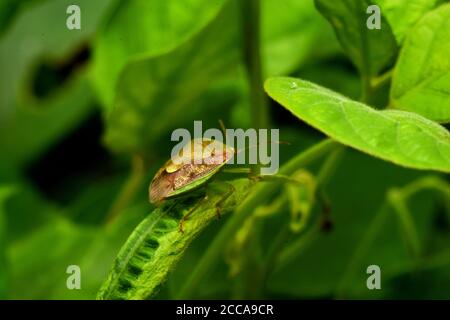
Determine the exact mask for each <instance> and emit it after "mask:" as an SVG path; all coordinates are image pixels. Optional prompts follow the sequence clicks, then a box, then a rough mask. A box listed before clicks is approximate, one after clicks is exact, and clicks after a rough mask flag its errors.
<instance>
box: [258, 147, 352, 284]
mask: <svg viewBox="0 0 450 320" xmlns="http://www.w3.org/2000/svg"><path fill="white" fill-rule="evenodd" d="M344 150H345V148H344V146H342V145H337V146H336V147H335V150H334V151H333V152H332V153H331V154H330V155H329V156H328V158H327V159H326V160H325V162H324V163H323V165H322V167H321V168H320V171H319V173H318V175H317V187H318V188H320V189H322V190H323V189H324V188H325V187H326V185H327V183H328V181H329V179H330V178H331V177H332V176H333V174H334V173H335V171H336V169H337V167H338V165H339V163H340V160H341V159H342V155H343V151H344ZM307 234H309V233H302V235H301V236H300V237H299V238H298V240H297V241H296V242H294V244H292V245H290V246H288V247H287V248H286V249H284V250H282V248H283V246H284V245H285V244H286V241H287V240H288V238H289V236H290V235H291V232H290V229H289V223H286V225H285V226H284V227H283V228H282V230H281V231H280V233H279V235H278V236H277V238H276V240H275V241H274V244H273V245H272V246H271V247H270V248H269V250H268V254H267V257H268V258H267V260H266V263H265V266H266V267H265V274H264V276H265V278H264V279H263V280H264V281H265V280H266V279H267V277H268V276H269V275H270V273H271V272H272V271H273V270H275V269H279V266H278V264H279V260H280V259H281V258H280V257H283V258H282V259H283V262H282V263H283V265H284V264H285V263H286V262H287V261H289V260H290V259H291V258H292V257H289V255H290V254H293V255H295V256H298V254H299V252H301V251H299V250H298V247H303V246H304V244H305V241H304V239H303V238H304V236H305V235H307ZM310 240H311V238H310ZM308 243H309V244H310V243H311V242H308ZM291 246H292V247H294V248H295V250H291V249H290V248H291ZM285 252H287V253H288V255H286V254H284V253H285Z"/></svg>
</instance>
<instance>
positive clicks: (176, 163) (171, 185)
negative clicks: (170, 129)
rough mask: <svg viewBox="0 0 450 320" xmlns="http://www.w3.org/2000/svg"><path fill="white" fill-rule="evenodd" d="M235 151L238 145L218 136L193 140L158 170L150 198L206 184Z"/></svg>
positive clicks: (159, 199)
mask: <svg viewBox="0 0 450 320" xmlns="http://www.w3.org/2000/svg"><path fill="white" fill-rule="evenodd" d="M198 150H200V152H198ZM234 154H235V150H234V148H232V147H230V146H227V145H226V144H224V143H222V142H220V141H217V140H211V139H193V140H191V141H190V143H188V145H187V148H186V146H185V148H183V149H182V150H181V151H180V153H179V154H178V156H177V157H176V158H175V159H170V160H169V161H167V162H166V163H165V164H164V166H163V167H162V168H161V169H159V170H158V172H157V173H156V175H155V177H154V178H153V180H152V182H151V184H150V187H149V200H150V202H151V203H156V204H157V203H160V202H162V201H164V200H166V199H168V198H174V197H178V196H181V195H184V194H186V193H188V192H189V191H191V190H193V189H196V188H199V187H200V186H203V185H204V184H205V183H207V182H208V181H209V180H210V179H211V178H212V177H213V176H214V175H215V174H216V173H217V172H218V171H219V170H220V169H221V168H222V167H223V166H224V165H225V164H226V163H227V162H228V161H229V160H230V159H231V158H232V157H233V156H234Z"/></svg>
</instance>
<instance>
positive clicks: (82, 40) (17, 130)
mask: <svg viewBox="0 0 450 320" xmlns="http://www.w3.org/2000/svg"><path fill="white" fill-rule="evenodd" d="M111 1H112V0H105V1H90V0H80V1H77V5H79V6H80V8H81V11H82V13H81V21H82V22H81V25H82V28H81V30H68V29H67V28H66V19H67V17H68V15H67V14H66V9H67V7H68V6H69V5H71V4H72V3H73V2H72V1H70V0H48V1H38V0H22V1H20V8H16V9H17V10H19V11H20V14H17V16H16V17H14V22H13V23H11V25H10V27H9V28H8V30H7V32H5V33H4V34H2V37H1V38H0V70H1V72H2V76H1V77H0V150H2V156H1V157H0V163H1V166H5V165H6V166H8V167H11V168H17V167H21V166H23V165H26V164H28V163H29V162H30V161H32V160H33V159H34V158H35V157H36V156H39V155H40V154H41V153H42V152H43V151H45V150H46V149H47V148H48V147H49V146H50V145H51V144H52V143H54V142H55V141H57V139H60V138H61V137H63V136H64V135H65V134H66V133H67V132H68V131H69V130H71V129H73V128H74V127H75V126H76V125H77V124H78V123H79V122H80V121H82V120H83V119H85V116H86V115H87V113H88V112H90V111H91V110H92V107H93V100H92V93H91V91H92V90H91V88H90V87H89V82H88V80H87V77H86V72H85V70H82V69H81V68H77V67H76V66H73V70H74V71H73V72H71V73H70V76H69V77H68V79H67V80H65V81H61V82H62V83H61V82H58V86H57V87H56V89H54V90H53V91H52V92H51V95H50V96H48V97H46V98H45V99H41V98H38V97H37V96H36V95H35V94H34V92H33V90H32V88H33V83H34V82H36V83H37V84H38V85H44V84H43V83H38V82H39V79H37V78H36V74H37V71H36V70H37V69H38V66H41V65H42V64H43V63H46V64H50V65H52V66H55V68H59V69H61V68H60V66H61V64H63V65H64V64H65V63H69V62H71V60H72V59H71V58H72V57H73V56H74V55H75V54H74V53H77V52H78V50H79V49H80V47H83V46H84V45H85V44H86V42H87V41H88V40H89V38H90V37H92V35H93V34H94V33H95V31H96V29H97V26H98V25H99V21H100V20H101V18H102V16H103V15H104V13H105V12H106V11H107V8H108V6H109V4H110V3H111ZM18 4H19V3H18ZM10 10H12V9H10ZM49 17H52V18H51V19H50V18H49ZM65 72H67V70H66V71H65ZM60 74H61V72H60ZM60 74H59V75H60ZM46 75H47V74H46ZM43 82H44V81H43ZM36 83H35V84H36Z"/></svg>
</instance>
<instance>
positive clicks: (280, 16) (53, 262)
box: [0, 0, 450, 299]
mask: <svg viewBox="0 0 450 320" xmlns="http://www.w3.org/2000/svg"><path fill="white" fill-rule="evenodd" d="M242 1H247V0H242ZM355 1H356V0H355ZM355 1H350V0H345V1H343V2H346V3H353V4H355V3H356V2H355ZM315 2H316V5H317V3H318V5H317V6H318V9H319V10H318V9H317V8H316V6H315ZM335 2H338V1H335ZM374 2H375V3H377V4H379V5H380V6H381V9H382V13H383V15H384V17H383V23H386V24H387V23H389V24H390V28H389V29H384V30H383V33H381V34H379V35H377V37H374V38H370V36H369V35H367V32H366V33H365V34H364V35H362V34H360V33H358V32H359V31H361V29H360V27H361V21H363V22H364V19H363V18H364V17H365V16H364V15H361V12H360V11H359V12H358V13H357V14H356V15H352V13H351V12H350V11H348V8H346V7H345V6H338V5H334V6H333V5H331V4H330V5H329V6H331V7H328V5H327V6H326V7H325V5H324V3H325V1H313V0H283V1H278V0H261V1H260V3H261V12H260V18H261V20H260V32H261V34H260V36H261V48H260V50H261V57H262V68H263V76H264V78H267V77H269V76H281V75H283V76H294V77H299V78H303V79H306V80H309V81H312V82H315V83H318V84H320V85H322V86H324V87H327V88H329V89H332V90H334V91H336V92H338V93H341V94H343V95H345V96H347V97H349V98H351V99H354V100H357V99H359V98H360V93H361V91H364V88H365V87H366V89H367V84H368V83H369V82H367V81H366V80H367V79H366V80H364V79H363V81H361V76H363V78H364V77H366V78H367V77H369V78H371V77H372V81H374V79H375V80H377V81H378V80H380V79H378V77H377V76H380V75H381V76H383V75H384V71H386V70H389V69H390V68H392V67H393V65H394V64H395V61H394V60H395V59H394V57H396V55H397V47H399V48H400V50H403V49H402V46H403V44H404V43H408V35H409V33H410V32H411V30H413V28H414V27H415V26H417V25H418V24H419V26H420V23H421V22H420V21H421V19H422V17H423V16H424V15H427V14H428V16H427V17H428V18H427V19H431V20H433V18H432V17H433V16H432V14H436V10H443V9H442V8H443V7H446V8H447V9H445V10H446V12H447V11H448V5H446V4H444V2H445V1H433V0H429V1H428V0H415V1H402V0H383V1H381V0H376V1H374ZM327 3H334V2H330V1H328V2H327ZM364 3H365V4H368V3H369V1H364ZM412 3H414V4H416V5H412ZM70 4H72V2H71V1H68V0H67V1H66V0H23V1H2V2H1V5H0V27H1V31H0V70H1V75H0V155H1V156H0V298H2V299H94V298H95V297H96V295H97V292H98V290H99V289H100V287H101V285H102V283H103V282H104V281H105V279H106V278H107V276H108V274H109V271H110V270H111V268H112V266H113V265H114V261H115V257H116V256H117V254H118V253H119V250H120V248H121V247H122V246H123V244H124V243H125V242H126V240H127V238H128V237H129V235H130V234H132V232H133V230H134V229H135V228H136V226H137V225H138V224H139V223H140V222H141V221H142V220H143V219H144V218H146V217H148V216H149V214H151V212H152V211H153V209H154V208H153V206H152V205H150V204H149V203H148V201H147V187H148V183H149V182H150V180H151V178H152V177H153V175H154V174H155V172H156V171H157V169H158V168H159V167H160V166H161V165H162V164H163V163H164V162H165V161H166V160H167V159H168V158H169V155H170V150H171V147H172V142H171V141H170V133H171V131H172V130H173V129H175V128H178V127H186V128H188V129H191V128H192V124H193V120H199V119H200V120H203V124H204V127H205V128H206V127H217V126H218V124H217V120H218V119H224V121H225V123H226V125H227V127H231V128H232V127H243V128H246V127H249V126H250V124H251V121H252V117H253V116H254V115H252V114H250V111H249V110H250V107H249V105H250V90H252V89H251V88H250V86H249V84H248V79H247V73H246V72H247V70H246V69H245V66H244V64H243V60H242V47H243V45H242V44H243V41H245V37H243V34H242V32H241V31H242V26H241V21H240V17H241V14H242V13H240V12H238V11H239V10H240V9H239V6H237V5H236V1H235V0H187V1H179V0H168V1H160V0H129V1H125V0H123V1H119V0H101V1H100V0H99V1H88V0H79V1H77V5H79V6H80V8H81V26H82V28H81V30H68V29H67V28H66V18H67V16H68V15H67V14H66V8H67V6H69V5H70ZM436 8H437V9H436ZM431 10H434V11H433V12H431V13H429V11H431ZM325 11H326V12H325ZM321 13H323V14H324V16H325V17H324V16H322V15H321ZM336 15H337V16H339V17H340V19H343V21H344V22H345V23H349V24H350V29H351V30H352V32H353V33H350V34H349V33H346V32H345V30H341V29H339V30H333V28H335V29H336V21H337V20H336V19H335V18H334V17H335V16H336ZM430 15H431V16H430ZM430 17H431V18H430ZM327 20H330V21H332V22H333V21H334V23H332V24H329V23H328V22H327ZM334 31H335V32H336V33H337V36H338V37H336V36H335V33H334ZM366 31H367V30H366ZM355 32H356V33H355ZM384 32H386V33H384ZM447 34H448V33H447ZM440 35H441V36H442V34H440ZM363 37H369V38H370V39H369V40H370V41H368V42H364V41H362V42H360V40H361V39H365V38H363ZM424 37H425V38H426V39H429V38H428V36H424ZM442 41H443V44H445V43H448V41H446V40H445V39H444V40H442ZM380 42H381V43H380ZM364 44H365V45H367V46H368V47H364V48H362V47H361V45H364ZM341 45H342V47H341ZM437 46H438V47H440V46H439V45H437ZM440 48H441V49H442V50H444V49H443V47H440ZM445 48H447V47H445ZM366 50H369V51H370V52H374V53H376V56H375V57H373V56H367V55H366V56H364V54H363V52H365V51H366ZM383 50H384V51H383ZM404 50H405V51H406V50H407V49H404ZM409 50H411V49H409ZM445 50H446V49H445ZM400 52H401V51H400ZM438 53H439V57H438V58H439V59H440V60H439V61H440V62H439V63H436V64H433V61H435V60H433V59H429V60H427V62H428V63H430V64H431V65H430V66H427V68H428V69H427V70H431V71H433V72H435V71H436V70H437V69H439V68H440V69H439V70H438V72H439V73H440V74H441V73H442V74H444V75H448V65H449V64H448V62H449V55H448V54H446V51H439V52H438ZM401 54H402V53H400V55H401ZM403 54H406V53H403ZM433 57H434V56H433ZM401 61H403V62H404V63H405V64H406V63H407V62H408V61H404V58H403V60H401ZM403 62H402V63H403ZM367 68H368V69H367ZM436 68H437V69H436ZM400 71H401V70H399V74H396V75H395V77H394V83H396V86H397V87H398V86H401V85H402V84H401V81H402V79H401V77H402V74H401V72H400ZM431 71H430V72H431ZM425 73H426V74H425V76H429V73H427V72H425ZM446 79H448V77H447V78H446ZM369 80H370V79H369ZM380 81H381V82H380V83H378V84H379V85H377V87H376V89H375V88H373V89H374V90H373V91H372V92H371V97H370V99H366V101H367V102H370V103H371V104H372V105H373V106H375V107H378V108H380V107H384V106H385V105H386V104H387V103H388V101H389V99H390V96H389V84H390V79H388V81H384V80H382V79H381V80H380ZM396 81H397V82H396ZM399 81H400V82H399ZM371 84H372V83H369V85H371ZM439 85H440V86H441V87H442V88H443V89H442V90H443V91H445V92H446V93H448V90H449V84H448V81H447V82H445V83H444V82H440V83H439ZM402 88H404V87H402ZM433 88H434V87H433ZM261 90H263V89H262V88H261ZM426 92H429V90H428V91H426ZM418 94H420V92H419V93H418ZM433 97H435V96H433ZM391 98H395V96H394V97H391ZM430 99H431V98H430ZM446 99H447V100H445V101H450V100H449V99H448V97H447V98H446ZM445 101H444V104H443V106H444V107H446V104H445ZM269 103H270V125H271V127H274V128H280V133H281V137H280V139H281V140H283V141H289V142H290V145H289V146H285V145H282V146H280V153H281V154H280V157H281V164H282V165H283V164H285V163H287V162H288V161H289V159H291V158H293V157H295V156H296V155H298V154H300V153H301V152H302V151H303V150H305V149H306V148H307V147H310V146H311V145H313V144H314V143H316V142H318V141H320V140H321V139H323V135H322V134H321V133H319V132H318V131H316V130H313V129H312V128H310V127H309V126H307V125H305V123H303V122H301V121H299V120H298V119H297V118H296V117H295V116H293V115H291V114H289V113H288V112H286V111H285V110H284V109H283V108H282V107H280V106H279V105H277V103H275V102H269ZM438 104H439V103H438ZM438 104H436V105H438ZM435 108H437V107H435ZM402 109H406V108H403V106H402ZM417 109H418V108H416V107H415V106H412V108H410V109H409V110H417ZM432 112H433V114H435V113H436V112H437V111H436V110H435V109H433V110H432ZM421 113H422V115H425V116H429V115H431V114H430V113H427V112H421ZM429 117H430V118H432V119H433V117H431V116H429ZM438 120H439V119H438ZM136 156H138V157H139V159H141V160H142V167H138V168H136V166H135V164H134V165H133V163H134V162H133V161H131V159H132V158H133V157H136ZM130 162H131V163H132V164H131V165H130ZM321 163H322V162H320V161H318V162H314V163H312V164H309V165H308V166H307V167H306V168H304V169H305V170H308V172H311V173H312V174H314V176H317V175H318V174H317V173H318V172H320V167H321ZM430 175H431V176H432V177H433V178H432V179H431V180H425V183H423V186H424V188H423V189H424V190H422V189H420V191H418V192H414V193H413V195H411V196H405V200H407V201H405V203H406V204H407V208H408V209H409V210H408V212H407V213H408V216H409V217H410V220H408V223H410V225H408V224H405V223H404V220H402V219H404V215H403V216H402V211H401V210H395V205H398V202H395V203H394V204H392V203H390V202H389V201H387V200H386V199H389V197H388V196H389V195H391V196H392V195H394V198H395V195H397V194H398V192H400V194H401V195H406V193H407V191H408V190H409V189H408V186H410V185H411V183H413V182H414V181H423V180H421V179H425V177H429V176H430ZM427 179H428V178H427ZM433 179H435V180H433ZM445 179H447V180H448V177H446V176H444V174H440V173H436V172H427V171H417V170H412V169H406V168H403V167H399V166H396V165H394V164H392V163H390V162H385V161H383V160H379V159H376V158H373V157H370V156H369V155H366V154H363V153H360V152H359V151H356V150H353V149H347V150H346V151H345V155H344V156H343V159H342V160H341V161H340V162H339V165H338V166H337V168H336V170H335V172H334V174H333V176H332V177H330V179H329V182H328V183H327V184H326V188H325V190H324V192H325V194H326V198H327V202H328V203H329V206H330V213H329V217H328V219H329V220H330V221H332V224H331V225H332V227H331V228H324V225H325V224H324V221H323V214H322V212H321V211H322V210H321V208H320V205H319V201H316V203H315V204H314V206H313V209H312V212H311V217H310V218H309V220H308V223H307V226H306V230H305V231H302V232H300V233H289V235H288V236H287V237H286V238H280V239H281V240H280V241H279V242H277V240H276V239H279V238H278V237H279V235H280V234H282V230H284V228H285V227H286V226H287V225H288V224H289V222H290V209H289V205H288V204H287V203H281V204H280V207H279V208H278V207H277V208H278V209H277V210H275V212H273V213H271V214H268V215H267V216H264V217H262V218H255V223H254V225H251V227H249V225H250V224H247V225H245V224H243V226H242V228H241V230H239V232H240V234H245V232H248V235H247V237H244V238H245V241H243V242H241V246H242V247H241V248H240V249H241V250H236V251H232V252H234V253H235V255H231V257H230V256H228V257H227V258H226V256H227V252H228V253H229V252H231V251H230V247H227V248H224V250H223V252H219V254H220V259H217V261H215V265H214V267H213V268H210V270H208V272H207V273H205V274H204V275H202V281H201V283H198V284H196V285H197V286H196V290H195V293H194V294H192V295H191V296H188V298H295V299H299V298H308V299H309V298H364V299H365V298H368V299H372V298H446V299H448V298H450V245H449V243H450V242H449V241H450V196H449V193H448V186H447V185H446V184H445V183H442V181H445ZM130 181H131V183H130ZM427 181H428V182H427ZM429 181H432V182H431V183H429ZM436 181H438V182H436ZM435 182H436V183H435ZM264 183H266V182H264ZM267 183H268V182H267ZM261 184H262V183H261ZM442 184H443V185H442ZM413 186H415V185H414V184H413ZM430 186H431V187H430ZM446 188H447V189H446ZM284 191H285V189H284V188H279V189H278V191H277V192H274V193H273V194H271V195H270V196H269V197H267V198H265V199H263V201H261V203H260V204H261V206H264V205H270V204H273V202H274V201H275V202H276V199H282V200H283V192H284ZM396 192H397V193H396ZM124 195H125V196H124ZM408 195H409V194H408ZM283 201H284V200H283ZM401 204H404V203H403V202H401ZM256 211H257V210H256V209H255V212H256ZM403 213H404V212H403ZM111 217H112V218H111ZM211 217H212V216H211ZM211 217H210V218H211ZM232 218H233V216H232V215H227V216H224V217H223V218H222V219H221V220H220V221H215V220H214V219H209V220H208V222H209V221H210V220H212V222H211V223H210V224H209V225H208V226H206V224H205V225H204V226H202V229H201V230H202V232H201V233H200V232H199V234H198V237H196V238H195V239H194V237H193V238H192V239H190V240H193V242H192V243H191V244H190V246H189V247H187V246H186V247H185V248H184V249H183V250H185V252H184V255H183V256H182V258H181V260H180V261H179V262H178V264H177V265H176V267H174V268H173V269H171V272H170V273H169V274H168V279H167V281H166V282H165V283H162V284H161V287H160V288H159V289H160V291H159V294H158V295H157V296H156V298H159V299H164V298H175V297H178V296H179V293H180V290H182V288H184V286H185V285H186V281H187V279H188V277H189V275H190V274H191V273H193V272H194V271H195V269H196V266H197V265H198V263H199V261H201V260H202V257H203V254H204V252H206V251H207V249H208V247H209V244H210V243H211V242H213V241H214V239H215V238H216V236H217V234H218V233H219V232H221V231H222V229H223V228H222V227H223V226H224V225H225V224H226V223H227V222H229V220H231V219H232ZM330 221H328V220H327V221H325V222H327V223H328V226H329V227H330ZM411 224H412V225H413V227H414V231H413V233H415V236H414V237H411V229H410V226H411ZM203 228H204V230H203ZM245 228H247V229H245ZM199 231H200V230H199ZM236 231H237V230H236ZM195 236H197V234H195ZM228 240H229V245H230V246H231V245H232V244H233V243H236V238H235V237H234V234H233V237H232V238H230V239H228ZM238 240H239V239H238ZM238 243H239V242H238ZM274 243H275V244H277V243H278V244H279V247H276V248H275V249H277V250H273V252H275V253H276V255H275V256H274V257H272V256H271V255H270V254H269V255H268V253H270V252H272V251H271V250H270V249H271V248H272V246H273V245H274ZM231 249H233V248H231ZM234 249H236V248H234ZM238 249H239V248H238ZM230 259H231V260H230ZM269 262H270V264H269ZM72 264H75V265H79V266H80V268H81V290H69V289H67V287H66V279H67V276H68V274H67V273H66V268H67V266H69V265H72ZM370 264H377V265H379V266H380V267H381V270H382V290H368V289H367V287H366V279H367V276H368V275H367V274H366V268H367V266H368V265H370ZM236 265H238V266H239V268H238V269H236V270H238V272H230V270H231V267H232V266H236Z"/></svg>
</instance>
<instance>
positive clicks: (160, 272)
mask: <svg viewBox="0 0 450 320" xmlns="http://www.w3.org/2000/svg"><path fill="white" fill-rule="evenodd" d="M231 183H232V184H233V186H234V188H235V192H233V194H231V196H230V197H229V198H227V199H226V201H225V202H224V203H223V204H222V205H221V213H226V212H227V211H230V210H231V209H233V208H234V207H235V206H236V204H238V203H241V201H242V200H243V199H244V198H245V197H246V195H247V193H248V192H249V189H250V188H249V181H248V180H247V179H240V180H235V181H233V182H231ZM222 196H223V195H222V194H214V195H212V196H208V200H207V201H204V200H203V197H199V198H197V199H196V201H195V202H194V203H192V201H191V203H190V205H188V204H187V203H186V202H185V201H183V200H181V199H175V200H168V201H166V202H165V204H164V205H163V206H161V207H159V208H157V209H155V210H154V211H153V212H152V213H151V214H150V215H149V216H148V217H147V218H146V219H145V220H143V221H142V222H141V223H140V224H139V226H137V227H136V229H135V230H134V231H133V233H132V234H131V235H130V237H129V238H128V240H127V242H126V243H125V244H124V246H123V247H122V249H121V250H120V252H119V254H118V256H117V258H116V261H115V263H114V266H113V268H112V270H111V272H110V274H109V276H108V278H107V279H106V281H105V282H104V284H103V286H102V287H101V289H100V291H99V293H98V296H97V298H98V299H102V300H103V299H132V300H136V299H148V298H151V297H152V296H153V295H154V294H155V293H156V292H157V291H158V289H159V287H160V286H161V284H162V283H163V281H164V280H165V279H166V277H167V274H168V273H169V272H170V271H171V270H172V269H173V268H174V267H175V265H176V263H177V262H178V260H179V259H180V258H181V256H182V255H183V253H184V251H185V250H186V249H187V247H188V246H189V244H190V243H191V241H192V240H193V239H194V238H195V237H197V236H198V234H199V233H200V232H201V231H202V230H203V229H204V228H205V227H206V226H207V225H208V224H209V223H210V222H211V221H213V220H214V219H216V217H217V212H216V209H215V205H214V204H215V203H217V202H218V201H220V199H221V198H222ZM197 204H199V205H198V206H197ZM194 206H197V208H194ZM191 208H194V210H193V211H192V212H191V213H190V215H189V219H188V220H186V221H185V223H184V228H183V230H184V232H180V230H179V223H180V220H181V219H182V217H183V215H184V214H186V213H187V212H188V211H189V210H190V209H191Z"/></svg>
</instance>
